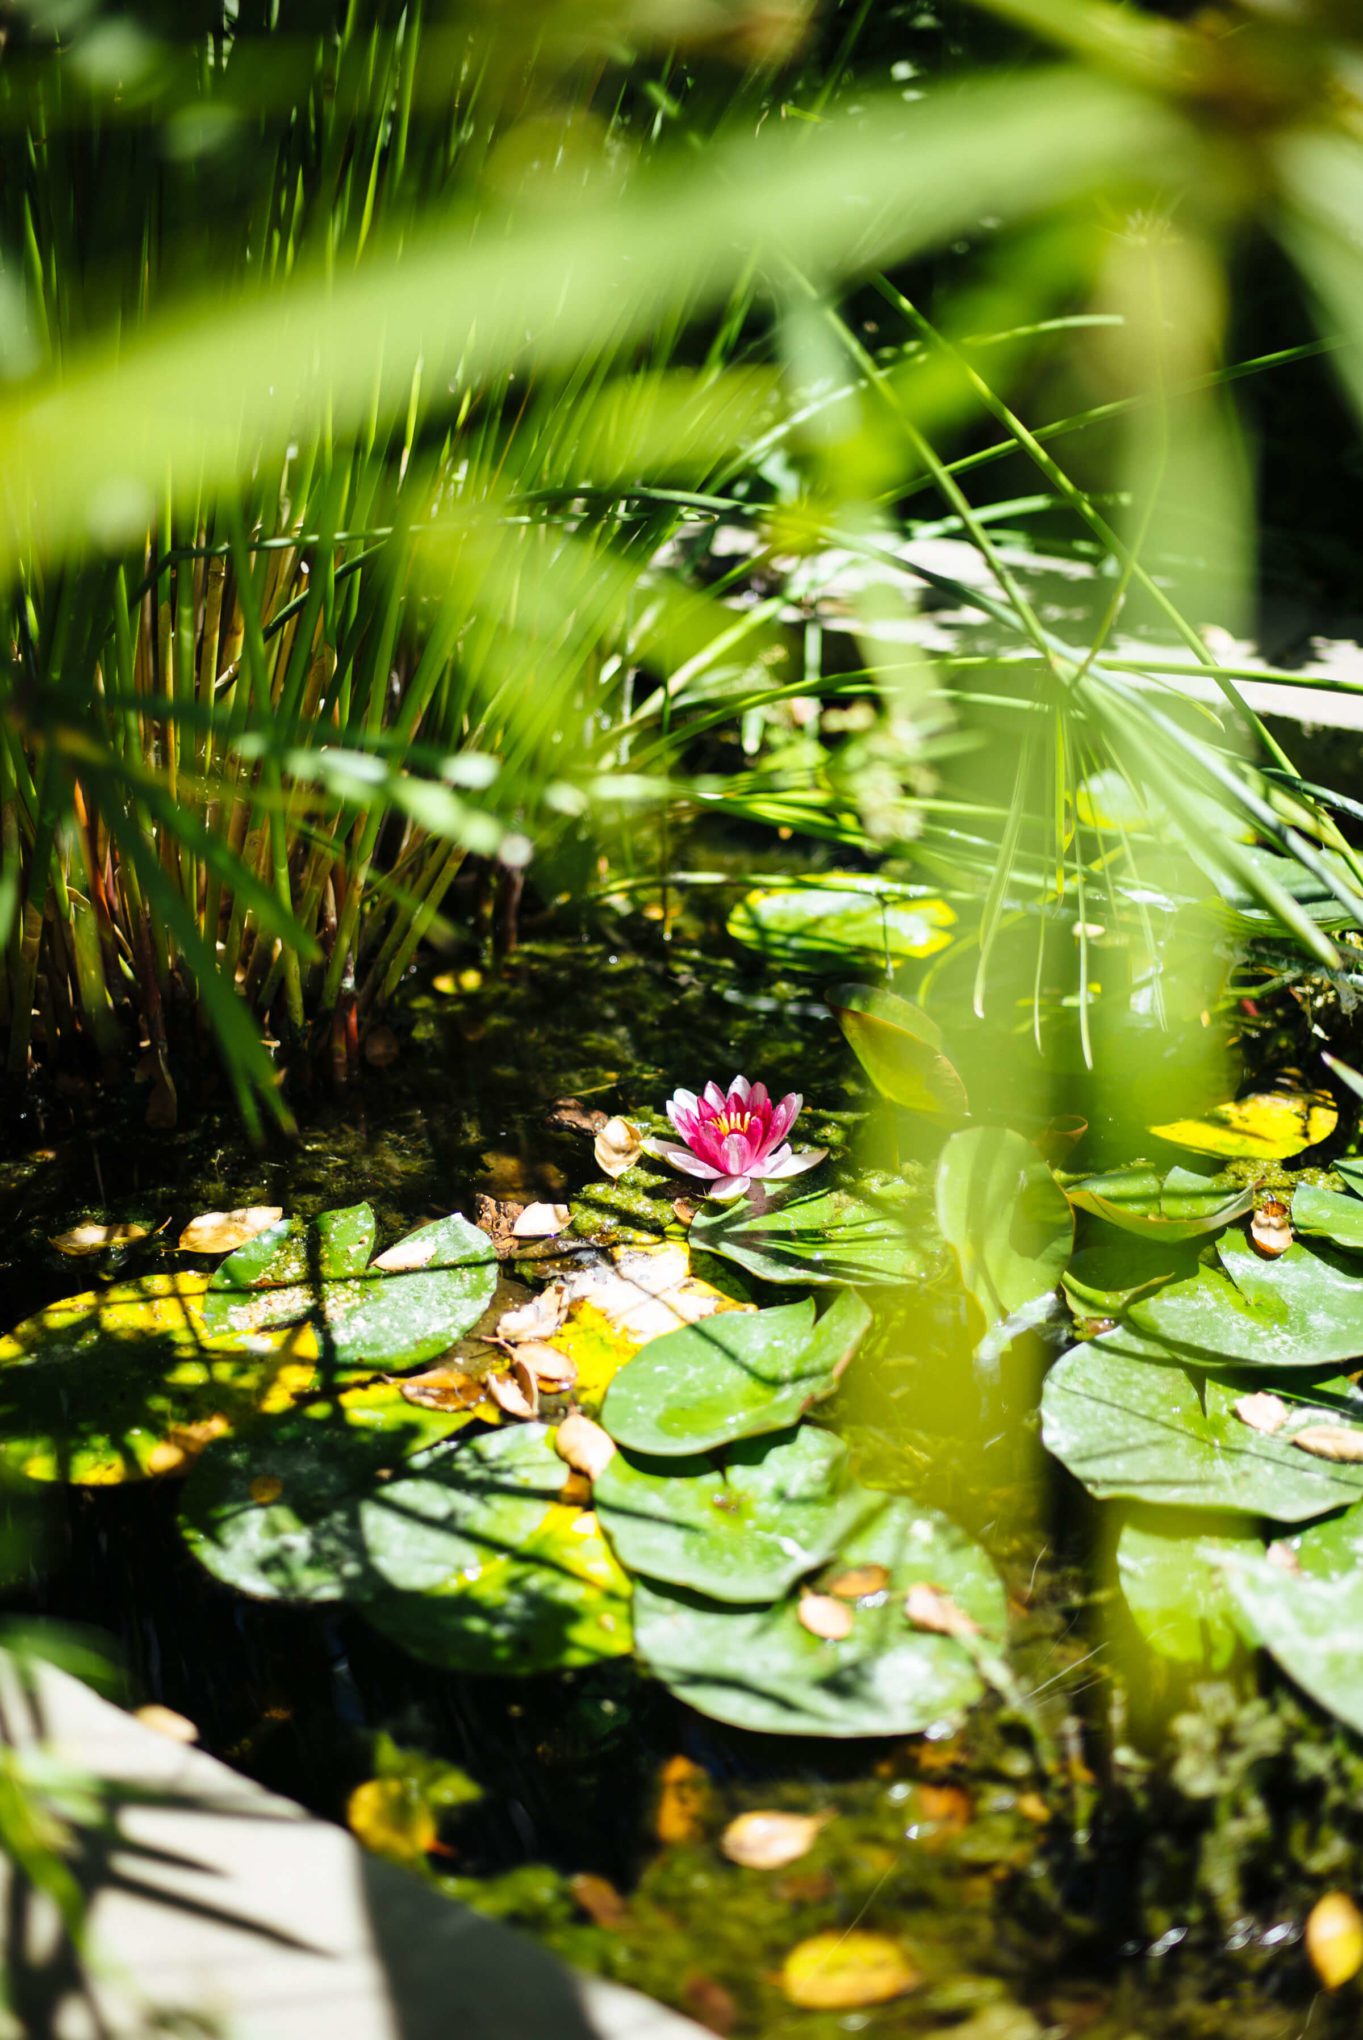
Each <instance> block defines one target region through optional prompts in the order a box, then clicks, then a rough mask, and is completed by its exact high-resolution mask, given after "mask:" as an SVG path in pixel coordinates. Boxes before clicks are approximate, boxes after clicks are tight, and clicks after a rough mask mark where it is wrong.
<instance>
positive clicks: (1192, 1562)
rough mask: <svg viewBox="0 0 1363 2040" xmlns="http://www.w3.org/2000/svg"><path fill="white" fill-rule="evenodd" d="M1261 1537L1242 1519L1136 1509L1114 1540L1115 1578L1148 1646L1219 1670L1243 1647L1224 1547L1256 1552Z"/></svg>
mask: <svg viewBox="0 0 1363 2040" xmlns="http://www.w3.org/2000/svg"><path fill="white" fill-rule="evenodd" d="M1263 1548H1264V1540H1263V1538H1262V1537H1261V1536H1259V1534H1258V1532H1257V1531H1255V1530H1252V1529H1249V1528H1248V1527H1247V1526H1246V1524H1245V1522H1244V1520H1243V1518H1235V1517H1230V1518H1226V1519H1221V1518H1218V1517H1215V1516H1204V1515H1202V1514H1200V1513H1198V1514H1194V1513H1189V1512H1185V1511H1182V1510H1178V1509H1139V1510H1136V1511H1134V1512H1133V1513H1132V1514H1131V1515H1130V1516H1129V1517H1128V1518H1127V1521H1126V1522H1125V1523H1124V1524H1123V1525H1122V1530H1121V1535H1120V1537H1119V1538H1118V1540H1117V1578H1118V1580H1119V1582H1120V1584H1121V1589H1122V1594H1123V1597H1124V1598H1125V1601H1126V1605H1127V1607H1128V1608H1129V1609H1130V1610H1131V1615H1132V1619H1133V1621H1134V1622H1135V1624H1136V1627H1137V1628H1138V1629H1139V1630H1140V1632H1141V1634H1142V1636H1144V1638H1145V1640H1146V1642H1147V1643H1148V1644H1149V1645H1150V1647H1151V1649H1152V1650H1154V1651H1157V1652H1158V1653H1159V1655H1160V1656H1161V1657H1167V1658H1171V1659H1173V1660H1174V1662H1175V1663H1177V1664H1187V1665H1200V1666H1201V1667H1202V1668H1203V1669H1204V1670H1206V1671H1212V1672H1222V1671H1225V1669H1226V1667H1227V1666H1228V1665H1230V1664H1231V1663H1233V1662H1234V1660H1235V1658H1236V1657H1238V1655H1239V1654H1240V1651H1241V1650H1242V1648H1243V1646H1244V1637H1243V1635H1242V1631H1241V1625H1240V1624H1239V1622H1238V1621H1237V1619H1236V1612H1235V1608H1234V1605H1233V1603H1232V1601H1231V1597H1230V1595H1229V1593H1228V1592H1227V1590H1226V1582H1225V1576H1224V1574H1223V1572H1222V1568H1221V1560H1222V1559H1223V1558H1224V1557H1225V1555H1226V1553H1227V1552H1236V1553H1240V1552H1244V1553H1247V1554H1249V1555H1252V1556H1256V1557H1257V1556H1258V1555H1259V1554H1260V1553H1261V1552H1262V1551H1263Z"/></svg>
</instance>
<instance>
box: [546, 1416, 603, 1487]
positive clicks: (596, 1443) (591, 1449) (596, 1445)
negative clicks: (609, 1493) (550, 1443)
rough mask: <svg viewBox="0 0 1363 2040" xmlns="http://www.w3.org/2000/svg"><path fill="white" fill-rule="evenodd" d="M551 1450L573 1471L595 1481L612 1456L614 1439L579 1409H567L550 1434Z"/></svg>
mask: <svg viewBox="0 0 1363 2040" xmlns="http://www.w3.org/2000/svg"><path fill="white" fill-rule="evenodd" d="M554 1450H555V1452H557V1454H558V1456H559V1458H560V1459H561V1460H563V1461H564V1463H565V1465H568V1466H571V1467H572V1469H573V1471H574V1472H575V1473H583V1474H585V1475H586V1476H587V1478H588V1480H596V1479H597V1478H599V1476H600V1475H601V1474H602V1473H604V1471H605V1469H606V1468H607V1467H608V1466H609V1465H610V1463H611V1460H612V1459H613V1458H614V1457H615V1440H614V1439H613V1438H612V1437H610V1436H609V1435H608V1434H607V1433H606V1432H605V1431H603V1430H602V1428H601V1426H600V1424H594V1423H593V1422H592V1420H591V1418H590V1417H584V1416H583V1414H582V1412H581V1410H570V1411H569V1413H568V1415H567V1416H566V1417H565V1418H564V1419H563V1422H562V1423H561V1424H560V1425H559V1427H558V1429H557V1430H556V1431H555V1433H554Z"/></svg>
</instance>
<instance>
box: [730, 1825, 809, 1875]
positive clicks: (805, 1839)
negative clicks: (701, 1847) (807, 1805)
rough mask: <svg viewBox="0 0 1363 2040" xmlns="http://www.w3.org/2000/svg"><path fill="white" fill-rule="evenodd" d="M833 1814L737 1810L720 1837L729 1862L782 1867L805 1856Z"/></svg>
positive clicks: (756, 1867)
mask: <svg viewBox="0 0 1363 2040" xmlns="http://www.w3.org/2000/svg"><path fill="white" fill-rule="evenodd" d="M833 1818H834V1815H833V1814H832V1813H831V1812H828V1813H766V1812H762V1813H740V1814H739V1815H738V1817H737V1819H736V1820H731V1821H730V1822H729V1825H728V1827H726V1828H725V1830H724V1832H723V1834H722V1835H721V1836H720V1838H719V1846H720V1848H721V1849H722V1850H723V1852H724V1854H725V1855H726V1856H727V1857H728V1858H729V1861H730V1862H731V1863H741V1864H742V1866H743V1868H744V1869H745V1870H784V1869H785V1867H786V1865H787V1864H788V1863H798V1862H799V1860H800V1858H801V1856H807V1855H808V1854H809V1851H810V1850H811V1849H812V1848H813V1846H814V1844H815V1842H816V1841H817V1840H818V1839H819V1834H820V1832H821V1830H822V1829H823V1828H825V1827H826V1826H827V1825H828V1822H829V1821H830V1820H832V1819H833Z"/></svg>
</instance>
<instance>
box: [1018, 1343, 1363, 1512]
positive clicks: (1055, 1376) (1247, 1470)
mask: <svg viewBox="0 0 1363 2040" xmlns="http://www.w3.org/2000/svg"><path fill="white" fill-rule="evenodd" d="M1162 1358H1163V1356H1162V1352H1161V1348H1160V1347H1159V1345H1158V1344H1157V1343H1156V1342H1154V1341H1152V1340H1149V1339H1144V1338H1141V1337H1140V1336H1139V1334H1137V1333H1135V1332H1133V1331H1131V1330H1130V1328H1129V1327H1127V1326H1120V1327H1118V1329H1117V1330H1116V1331H1112V1332H1104V1333H1103V1334H1102V1335H1101V1337H1099V1338H1096V1339H1090V1340H1088V1341H1087V1342H1086V1343H1085V1344H1083V1345H1079V1346H1073V1347H1071V1348H1070V1350H1069V1352H1068V1353H1065V1354H1062V1355H1061V1357H1060V1359H1059V1360H1058V1361H1057V1362H1056V1364H1055V1366H1054V1367H1053V1368H1052V1369H1051V1371H1050V1373H1049V1374H1048V1375H1047V1377H1046V1384H1045V1387H1044V1389H1043V1390H1042V1396H1041V1435H1042V1438H1043V1440H1044V1442H1045V1444H1046V1446H1047V1449H1048V1450H1049V1451H1051V1452H1053V1453H1054V1454H1055V1456H1056V1458H1057V1459H1059V1460H1061V1461H1063V1463H1064V1464H1065V1465H1066V1466H1067V1467H1068V1468H1069V1470H1070V1472H1071V1473H1072V1474H1074V1475H1075V1477H1076V1478H1077V1479H1079V1480H1081V1481H1082V1482H1083V1483H1084V1485H1085V1487H1086V1488H1088V1490H1089V1491H1090V1493H1091V1494H1095V1495H1101V1496H1113V1495H1120V1496H1123V1497H1125V1498H1127V1499H1129V1500H1132V1501H1140V1502H1158V1503H1160V1504H1161V1505H1163V1506H1167V1507H1170V1508H1186V1509H1216V1510H1224V1511H1228V1512H1230V1513H1232V1514H1235V1515H1242V1516H1268V1517H1272V1518H1276V1519H1277V1520H1279V1521H1281V1522H1285V1523H1304V1522H1307V1521H1309V1520H1310V1518H1311V1517H1313V1516H1323V1515H1325V1514H1326V1512H1327V1511H1328V1510H1330V1509H1338V1508H1340V1507H1342V1506H1344V1505H1347V1504H1349V1503H1351V1502H1353V1501H1355V1500H1357V1499H1358V1497H1359V1496H1360V1495H1363V1466H1351V1465H1348V1464H1342V1463H1338V1462H1334V1461H1331V1460H1326V1459H1317V1458H1314V1457H1313V1456H1312V1455H1311V1454H1309V1453H1307V1452H1304V1451H1302V1449H1301V1448H1300V1447H1299V1446H1295V1445H1293V1444H1291V1443H1290V1442H1289V1441H1290V1437H1291V1432H1292V1430H1294V1429H1299V1428H1301V1427H1302V1426H1303V1425H1305V1424H1306V1423H1309V1422H1312V1421H1319V1420H1320V1417H1319V1413H1320V1410H1321V1409H1322V1408H1326V1407H1328V1408H1329V1409H1330V1410H1331V1411H1332V1413H1334V1412H1340V1413H1345V1414H1347V1413H1348V1412H1350V1411H1357V1413H1358V1416H1359V1418H1360V1420H1361V1421H1363V1401H1361V1400H1360V1399H1359V1398H1358V1397H1357V1396H1356V1395H1355V1394H1354V1393H1353V1392H1352V1389H1351V1386H1350V1384H1349V1383H1348V1381H1347V1380H1345V1379H1343V1378H1342V1377H1340V1378H1336V1379H1335V1380H1334V1381H1329V1382H1323V1383H1313V1384H1312V1385H1311V1386H1310V1387H1309V1388H1306V1389H1303V1391H1302V1394H1303V1397H1304V1398H1306V1400H1304V1401H1303V1404H1302V1405H1301V1409H1300V1414H1299V1415H1294V1419H1293V1421H1292V1422H1291V1423H1290V1424H1289V1425H1288V1426H1285V1427H1284V1430H1283V1431H1280V1432H1277V1433H1274V1434H1272V1435H1267V1434H1264V1433H1262V1432H1259V1431H1256V1430H1254V1429H1252V1428H1251V1426H1250V1425H1248V1424H1246V1423H1243V1422H1242V1421H1241V1419H1240V1418H1239V1417H1237V1416H1236V1414H1235V1404H1236V1402H1237V1401H1238V1400H1239V1399H1240V1397H1241V1396H1243V1395H1245V1394H1247V1393H1249V1392H1250V1391H1251V1390H1252V1389H1253V1388H1255V1387H1256V1386H1258V1387H1262V1382H1261V1381H1259V1380H1257V1378H1256V1377H1254V1376H1250V1375H1248V1374H1239V1375H1237V1374H1233V1373H1225V1374H1204V1373H1191V1372H1189V1371H1187V1370H1186V1369H1184V1368H1182V1367H1179V1366H1176V1365H1172V1364H1160V1363H1161V1360H1162Z"/></svg>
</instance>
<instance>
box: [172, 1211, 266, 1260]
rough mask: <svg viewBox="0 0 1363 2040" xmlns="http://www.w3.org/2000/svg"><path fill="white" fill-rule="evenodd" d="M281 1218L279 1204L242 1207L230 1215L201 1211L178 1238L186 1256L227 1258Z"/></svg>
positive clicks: (220, 1212)
mask: <svg viewBox="0 0 1363 2040" xmlns="http://www.w3.org/2000/svg"><path fill="white" fill-rule="evenodd" d="M283 1216H284V1207H283V1205H282V1204H242V1205H238V1207H237V1208H236V1210H234V1211H204V1212H201V1213H200V1214H199V1216H198V1218H191V1220H190V1221H189V1224H188V1225H187V1226H186V1227H185V1229H184V1231H183V1232H182V1233H181V1234H180V1246H181V1248H182V1250H183V1251H184V1252H185V1253H186V1254H231V1253H235V1252H236V1249H237V1248H238V1247H244V1246H245V1245H246V1242H247V1240H253V1239H254V1238H255V1236H256V1234H257V1233H263V1232H264V1231H266V1229H267V1228H268V1227H270V1226H272V1225H277V1224H278V1223H279V1221H280V1219H281V1218H282V1217H283Z"/></svg>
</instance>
